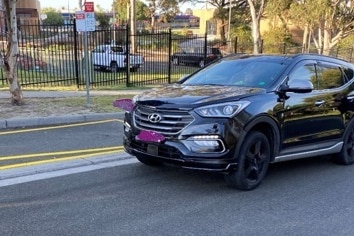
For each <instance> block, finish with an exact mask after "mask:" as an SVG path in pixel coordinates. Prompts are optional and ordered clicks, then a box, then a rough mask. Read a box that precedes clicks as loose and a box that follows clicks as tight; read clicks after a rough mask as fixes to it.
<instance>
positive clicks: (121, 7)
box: [112, 0, 149, 21]
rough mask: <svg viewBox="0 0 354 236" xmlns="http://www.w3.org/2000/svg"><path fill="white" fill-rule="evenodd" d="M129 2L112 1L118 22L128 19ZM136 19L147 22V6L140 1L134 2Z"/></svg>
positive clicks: (121, 0)
mask: <svg viewBox="0 0 354 236" xmlns="http://www.w3.org/2000/svg"><path fill="white" fill-rule="evenodd" d="M129 3H130V0H114V2H113V5H112V7H113V10H114V12H115V13H116V15H115V17H116V19H118V20H124V21H125V20H127V18H128V12H127V10H128V7H127V6H128V5H129ZM135 12H136V19H137V20H147V19H148V18H149V8H148V6H147V5H146V4H145V3H144V2H143V1H140V0H136V8H135Z"/></svg>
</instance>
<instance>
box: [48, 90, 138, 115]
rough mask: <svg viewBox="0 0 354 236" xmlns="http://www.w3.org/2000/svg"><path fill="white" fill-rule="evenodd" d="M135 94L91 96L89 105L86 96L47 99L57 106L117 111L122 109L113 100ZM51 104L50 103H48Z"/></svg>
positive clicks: (97, 110)
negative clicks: (114, 104)
mask: <svg viewBox="0 0 354 236" xmlns="http://www.w3.org/2000/svg"><path fill="white" fill-rule="evenodd" d="M133 97H134V95H129V94H126V95H100V96H91V97H90V106H89V107H88V106H87V105H88V104H87V98H86V97H67V98H55V99H53V100H52V101H50V100H51V99H49V101H48V100H47V99H45V100H47V101H46V102H49V103H54V104H52V105H55V106H57V107H67V108H80V107H81V108H82V109H85V108H86V109H89V110H90V111H91V112H96V113H104V112H117V111H120V109H119V108H117V107H114V106H113V102H114V101H115V100H116V99H123V98H133ZM48 105H50V104H48Z"/></svg>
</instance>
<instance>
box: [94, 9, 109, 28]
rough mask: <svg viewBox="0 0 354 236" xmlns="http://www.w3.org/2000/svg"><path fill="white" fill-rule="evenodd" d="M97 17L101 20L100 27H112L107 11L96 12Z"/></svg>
mask: <svg viewBox="0 0 354 236" xmlns="http://www.w3.org/2000/svg"><path fill="white" fill-rule="evenodd" d="M95 18H96V21H98V22H99V27H100V28H101V29H109V27H110V22H109V21H110V17H109V16H107V14H106V13H104V12H96V13H95Z"/></svg>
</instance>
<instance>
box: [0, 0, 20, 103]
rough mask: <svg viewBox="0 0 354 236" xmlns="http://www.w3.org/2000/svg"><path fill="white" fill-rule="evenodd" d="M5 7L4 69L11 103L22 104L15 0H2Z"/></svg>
mask: <svg viewBox="0 0 354 236" xmlns="http://www.w3.org/2000/svg"><path fill="white" fill-rule="evenodd" d="M2 2H3V7H4V9H5V22H6V25H7V49H6V54H5V57H4V59H3V60H4V63H3V67H4V71H5V76H6V79H7V81H8V85H9V88H10V93H11V103H12V104H14V105H22V104H23V103H24V102H23V95H22V90H21V85H20V83H19V81H18V77H17V57H18V38H17V32H18V29H17V19H16V0H2Z"/></svg>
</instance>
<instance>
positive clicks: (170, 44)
mask: <svg viewBox="0 0 354 236" xmlns="http://www.w3.org/2000/svg"><path fill="white" fill-rule="evenodd" d="M171 54H172V30H171V28H169V29H168V72H167V74H168V83H169V84H170V83H171V63H172V60H171Z"/></svg>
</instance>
